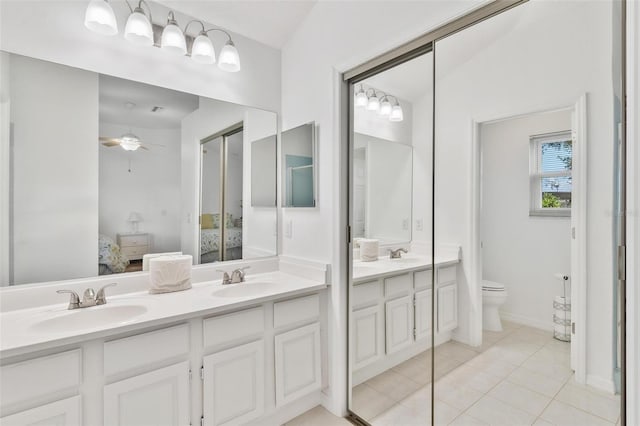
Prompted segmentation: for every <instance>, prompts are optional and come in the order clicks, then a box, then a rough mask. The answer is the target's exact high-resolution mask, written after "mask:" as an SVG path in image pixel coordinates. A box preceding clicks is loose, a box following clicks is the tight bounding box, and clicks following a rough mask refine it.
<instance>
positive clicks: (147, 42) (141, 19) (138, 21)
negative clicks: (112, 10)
mask: <svg viewBox="0 0 640 426" xmlns="http://www.w3.org/2000/svg"><path fill="white" fill-rule="evenodd" d="M124 38H125V39H127V40H128V41H130V42H131V43H133V44H136V45H138V46H153V29H152V28H151V22H149V19H148V18H147V16H146V15H145V14H144V11H143V10H142V8H140V7H136V8H135V9H134V11H133V13H131V15H129V18H128V19H127V24H126V26H125V28H124Z"/></svg>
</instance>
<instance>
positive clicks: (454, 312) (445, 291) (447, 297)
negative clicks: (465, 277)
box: [438, 283, 458, 332]
mask: <svg viewBox="0 0 640 426" xmlns="http://www.w3.org/2000/svg"><path fill="white" fill-rule="evenodd" d="M456 327H458V287H457V285H456V284H455V283H454V284H449V285H446V286H443V287H440V288H438V331H439V332H443V331H450V330H453V329H454V328H456Z"/></svg>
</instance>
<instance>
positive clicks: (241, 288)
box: [211, 282, 280, 297]
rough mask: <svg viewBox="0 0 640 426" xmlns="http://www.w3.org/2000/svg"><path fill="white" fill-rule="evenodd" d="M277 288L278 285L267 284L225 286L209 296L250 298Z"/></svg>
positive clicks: (252, 283)
mask: <svg viewBox="0 0 640 426" xmlns="http://www.w3.org/2000/svg"><path fill="white" fill-rule="evenodd" d="M278 287H280V286H279V285H278V284H276V283H269V282H248V283H238V284H227V285H225V286H223V287H222V288H219V289H216V290H215V291H214V292H213V293H211V295H212V296H215V297H251V296H259V295H262V294H266V293H269V292H271V291H273V290H276V289H277V288H278Z"/></svg>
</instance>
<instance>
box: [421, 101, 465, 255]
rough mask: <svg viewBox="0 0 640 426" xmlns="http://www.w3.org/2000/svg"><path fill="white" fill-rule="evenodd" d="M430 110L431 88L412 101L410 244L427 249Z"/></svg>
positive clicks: (430, 134) (429, 223) (429, 193)
mask: <svg viewBox="0 0 640 426" xmlns="http://www.w3.org/2000/svg"><path fill="white" fill-rule="evenodd" d="M432 111H433V92H432V91H429V92H427V93H426V94H425V95H424V96H422V97H421V98H420V99H418V100H417V101H416V102H414V104H413V231H412V234H411V235H412V243H413V244H412V248H415V247H418V246H422V247H423V249H427V250H428V252H431V210H432V209H431V170H432V167H431V163H432V161H431V160H432V157H433V155H432V149H433V146H432V145H433V144H432V140H433V114H432ZM420 228H421V229H420ZM451 243H455V241H453V242H451Z"/></svg>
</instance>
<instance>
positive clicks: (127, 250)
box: [120, 246, 149, 257]
mask: <svg viewBox="0 0 640 426" xmlns="http://www.w3.org/2000/svg"><path fill="white" fill-rule="evenodd" d="M148 251H149V246H138V247H123V248H121V249H120V252H121V253H122V254H124V255H125V256H127V257H131V256H144V255H145V254H147V252H148Z"/></svg>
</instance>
